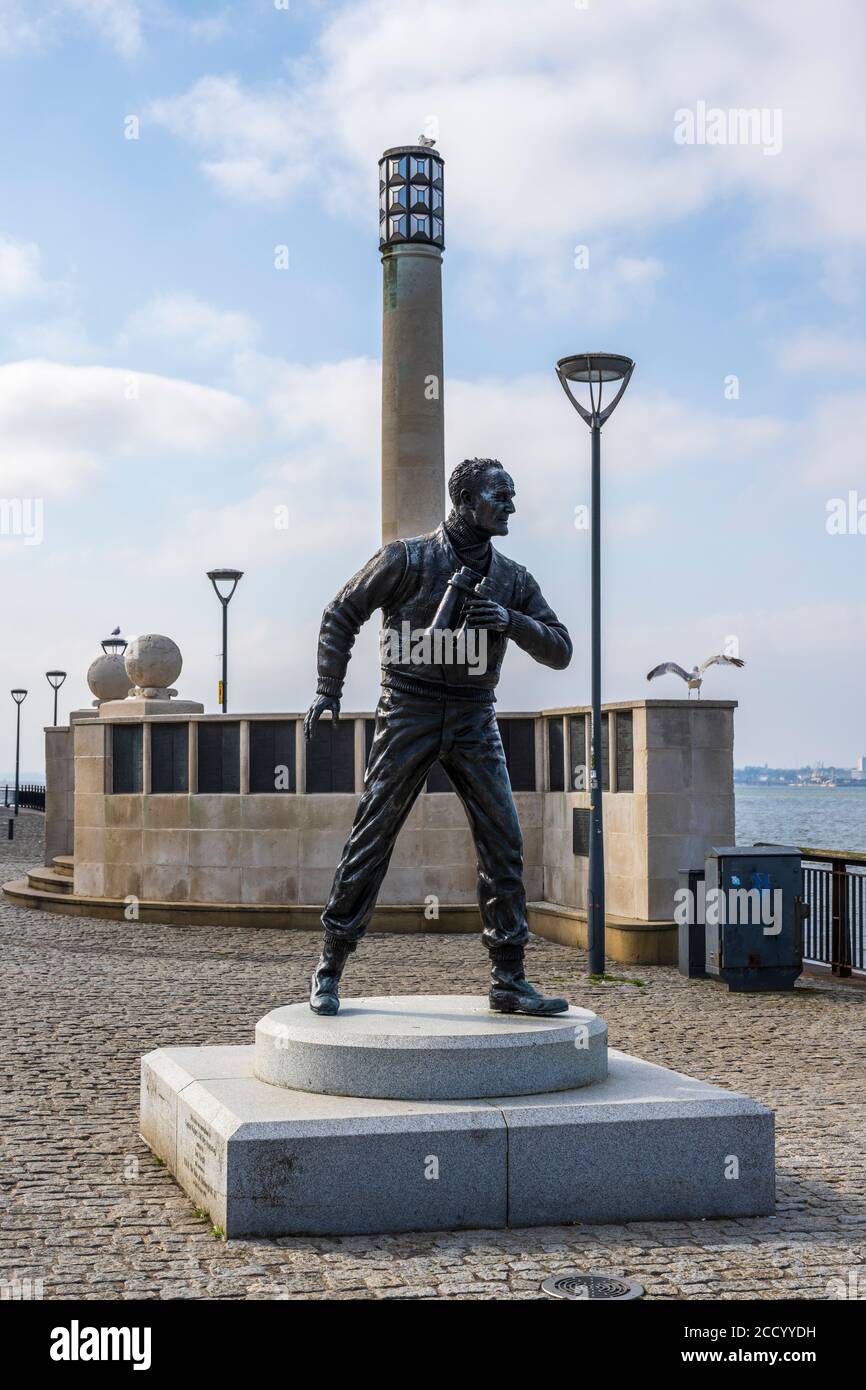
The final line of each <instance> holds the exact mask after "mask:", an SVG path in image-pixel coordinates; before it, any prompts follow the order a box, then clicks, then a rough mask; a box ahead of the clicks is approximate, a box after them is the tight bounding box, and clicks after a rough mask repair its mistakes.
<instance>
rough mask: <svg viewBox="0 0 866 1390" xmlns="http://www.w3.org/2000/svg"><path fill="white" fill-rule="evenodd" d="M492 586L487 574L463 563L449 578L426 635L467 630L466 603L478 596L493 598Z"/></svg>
mask: <svg viewBox="0 0 866 1390" xmlns="http://www.w3.org/2000/svg"><path fill="white" fill-rule="evenodd" d="M492 588H493V586H492V585H491V583H490V580H489V579H488V578H487V577H486V576H485V575H483V574H479V573H478V571H477V570H474V569H472V568H471V567H470V566H469V565H462V566H461V568H460V569H459V570H455V571H454V573H453V574H452V576H451V578H450V579H449V580H448V587H447V589H446V590H445V593H444V594H443V595H442V599H441V601H440V604H439V607H438V608H437V609H436V615H435V617H434V619H433V621H432V623H431V624H430V626H429V627H428V628H426V629H425V632H424V636H425V637H427V636H431V637H432V635H433V633H434V632H455V633H456V632H465V631H466V627H467V622H466V618H465V617H464V616H463V614H464V611H465V609H466V605H467V604H468V603H469V602H470V601H471V599H473V598H476V597H478V598H492V597H493V595H492V593H491V592H490V590H491V589H492Z"/></svg>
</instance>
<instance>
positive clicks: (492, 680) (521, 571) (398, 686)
mask: <svg viewBox="0 0 866 1390" xmlns="http://www.w3.org/2000/svg"><path fill="white" fill-rule="evenodd" d="M462 563H463V561H462V560H461V559H460V557H459V555H458V554H457V551H456V550H455V549H454V546H453V545H452V543H451V541H450V539H449V536H448V532H447V530H446V528H445V526H444V524H443V525H441V526H439V527H438V528H437V529H436V530H435V531H431V532H429V533H428V534H427V535H424V536H413V537H412V538H411V539H408V540H397V541H391V542H390V543H389V544H388V545H385V546H383V547H382V549H381V550H380V551H378V552H377V554H376V555H374V556H373V558H372V559H371V560H369V561H368V562H367V564H366V565H364V567H363V569H360V570H359V571H358V573H357V574H356V575H355V576H354V577H353V578H352V579H350V580H349V582H348V584H346V585H345V586H344V588H342V589H341V590H340V592H339V593H338V594H337V596H336V598H335V599H334V600H333V602H331V603H329V604H328V606H327V608H326V609H325V612H324V614H323V616H322V625H321V629H320V632H319V650H318V675H319V683H318V691H319V694H322V695H331V696H334V697H335V698H338V699H339V698H340V696H341V694H342V689H343V681H344V679H345V675H346V668H347V666H348V663H349V658H350V656H351V652H352V646H353V644H354V641H355V638H356V637H357V635H358V633H359V631H360V629H361V627H362V626H363V624H364V623H365V622H366V621H367V620H368V618H370V617H371V616H372V614H373V613H374V612H375V610H376V609H381V610H382V616H383V631H384V632H385V633H390V634H396V635H399V636H403V635H404V634H407V633H411V634H420V633H421V632H422V631H423V630H424V629H426V628H427V627H429V625H430V624H431V623H432V621H433V618H434V615H435V613H436V610H437V608H438V607H439V602H440V600H441V598H442V596H443V594H444V592H445V589H446V587H447V585H448V581H449V579H450V578H451V576H452V574H454V572H455V570H458V569H459V568H460V567H461V565H462ZM486 578H487V581H488V582H487V584H486V585H485V597H489V598H492V599H493V600H494V601H495V602H496V603H499V604H501V606H502V607H503V608H505V609H507V610H508V615H509V624H508V629H507V631H505V632H493V631H486V632H485V633H484V634H483V636H484V637H485V638H486V652H484V658H485V659H484V661H483V662H479V661H478V659H477V654H476V655H475V659H474V660H473V659H471V657H470V659H468V660H467V659H464V660H463V661H462V662H460V661H459V660H458V661H455V660H454V659H453V658H454V656H455V655H459V652H460V648H459V646H458V647H457V648H456V652H455V650H452V651H451V652H450V654H449V659H447V660H440V661H439V662H438V663H437V661H436V660H435V657H436V655H437V653H435V652H433V653H431V654H430V657H431V659H429V660H421V661H419V659H418V658H419V654H420V655H421V656H422V657H423V652H424V649H423V645H422V646H421V647H419V646H418V645H417V644H414V643H413V644H410V643H409V642H406V641H400V642H397V641H395V642H393V644H392V646H391V652H390V655H389V660H388V662H387V664H383V669H382V685H383V687H384V688H386V689H392V690H398V691H403V692H404V693H406V694H409V695H420V696H431V697H433V698H438V699H449V700H450V699H457V700H461V699H463V700H480V701H484V702H488V703H489V702H491V701H492V700H494V699H495V694H494V692H495V689H496V684H497V682H498V680H499V672H500V670H501V667H502V660H503V657H504V656H505V651H506V648H507V646H508V641H509V638H510V639H511V640H512V641H514V642H516V643H517V645H518V646H519V647H522V648H523V650H524V651H525V652H528V653H529V655H530V656H531V657H533V658H534V659H535V660H536V661H539V662H541V664H542V665H544V666H552V667H553V668H554V669H555V670H563V669H564V668H565V667H566V666H567V665H568V663H569V661H570V660H571V652H572V647H571V639H570V637H569V635H568V632H567V630H566V628H565V626H564V625H563V624H562V623H561V622H560V621H559V619H558V618H557V616H556V614H555V613H554V611H553V609H552V608H551V607H550V605H549V604H548V603H547V601H546V599H545V598H544V595H543V594H542V592H541V590H540V588H539V587H538V584H537V583H536V581H535V580H534V579H533V577H532V575H531V574H530V573H529V572H528V571H527V570H526V569H525V568H524V567H523V566H522V565H518V564H517V563H516V562H515V561H514V560H511V559H509V558H508V557H507V556H505V555H502V554H501V553H500V552H499V551H498V550H496V548H495V547H494V546H492V545H491V547H490V562H489V566H488V569H487V575H486ZM383 650H384V647H383ZM482 651H483V648H482ZM413 652H414V659H413ZM438 655H439V656H441V655H442V653H441V652H440V653H438ZM466 655H468V648H467V652H466V653H465V654H464V656H466Z"/></svg>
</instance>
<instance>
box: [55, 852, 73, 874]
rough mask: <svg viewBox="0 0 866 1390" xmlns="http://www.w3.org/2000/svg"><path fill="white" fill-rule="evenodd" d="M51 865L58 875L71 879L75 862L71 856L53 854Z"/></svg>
mask: <svg viewBox="0 0 866 1390" xmlns="http://www.w3.org/2000/svg"><path fill="white" fill-rule="evenodd" d="M53 864H54V867H55V869H56V870H57V872H58V873H59V874H63V875H64V877H65V878H71V877H72V874H73V871H74V868H75V860H74V859H73V857H72V855H71V854H55V856H54V859H53Z"/></svg>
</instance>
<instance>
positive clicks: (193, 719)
mask: <svg viewBox="0 0 866 1390" xmlns="http://www.w3.org/2000/svg"><path fill="white" fill-rule="evenodd" d="M113 703H117V702H113ZM738 704H739V702H738V701H737V700H698V699H694V700H689V699H685V698H683V699H670V700H656V699H649V700H643V699H641V700H614V701H610V702H608V701H604V702H603V703H602V706H601V708H602V711H603V712H605V711H608V710H620V709H621V710H629V709H665V708H672V709H736V708H737V706H738ZM170 705H171V702H170V701H168V702H167V708H166V710H165V712H164V713H163V712H162V711H159V712H156V711H155V712H153V713H150V714H146V715H142V714H135V713H132V712H130V713H129V714H128V715H121V714H115V713H114V712H112V713H111V714H107V715H105V716H103V719H104V722H105V723H106V724H114V723H122V722H123V721H124V720H126V719H130V720H132V721H133V722H134V723H136V724H140V723H141V722H142V720H143V719H149V720H150V719H156V720H163V719H179V720H183V721H184V722H186V723H192V724H196V723H201V722H202V720H205V721H206V720H210V719H226V720H229V721H239V720H249V719H256V720H280V719H286V720H291V719H304V718H306V715H307V711H306V710H276V711H275V710H271V711H256V712H255V713H248V712H246V711H240V712H238V713H237V714H234V713H232V712H229V713H227V714H223V713H222V711H221V710H215V711H213V712H212V713H188V712H187V713H185V712H184V711H183V710H178V711H177V713H175V711H174V710H172V709H171V708H170ZM496 712H497V714H499V715H501V716H502V717H503V718H505V719H548V718H556V717H557V716H558V715H566V714H591V713H592V705H557V706H555V707H554V708H551V709H540V710H539V709H534V710H516V709H499V708H497V710H496ZM96 713H98V712H97V711H94V714H96ZM375 714H376V711H375V709H366V710H343V711H341V712H340V719H341V720H344V719H345V720H347V721H348V720H351V719H373V718H374V717H375ZM76 722H77V721H76ZM58 727H64V726H62V725H61V726H58Z"/></svg>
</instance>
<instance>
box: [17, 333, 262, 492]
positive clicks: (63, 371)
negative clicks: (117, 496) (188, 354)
mask: <svg viewBox="0 0 866 1390" xmlns="http://www.w3.org/2000/svg"><path fill="white" fill-rule="evenodd" d="M252 420H253V417H252V413H251V411H250V409H249V407H248V406H247V405H246V403H245V402H244V401H242V400H240V399H239V398H238V397H237V396H233V395H230V394H228V393H227V392H224V391H216V390H213V389H212V388H210V387H205V386H197V385H194V384H193V383H191V382H188V381H178V380H172V379H170V378H167V377H160V376H155V375H151V374H149V373H144V372H139V373H130V372H124V371H121V370H119V369H117V368H113V367H74V366H65V365H60V364H58V363H54V362H39V361H34V362H15V363H10V364H8V365H6V366H0V496H5V497H9V496H14V495H16V494H24V495H27V496H34V495H38V496H42V495H45V496H52V495H58V494H63V493H68V492H70V491H72V490H73V489H75V488H77V487H80V486H81V485H82V484H85V483H87V482H88V480H90V479H91V478H92V477H93V476H94V475H96V474H98V473H100V472H101V471H103V470H105V469H107V468H109V467H112V466H117V465H118V464H122V463H125V462H134V461H136V460H142V461H147V460H148V459H152V458H153V457H154V456H155V457H156V458H161V457H162V456H163V455H164V454H166V453H167V454H170V455H175V456H183V455H184V454H187V453H193V454H197V453H200V452H201V451H203V450H205V449H212V450H214V451H219V450H222V449H223V448H225V447H228V446H230V445H231V444H232V443H237V442H238V441H239V440H240V439H241V438H242V437H243V436H244V434H245V432H247V431H249V430H250V429H251V426H252ZM143 476H146V475H143Z"/></svg>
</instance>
